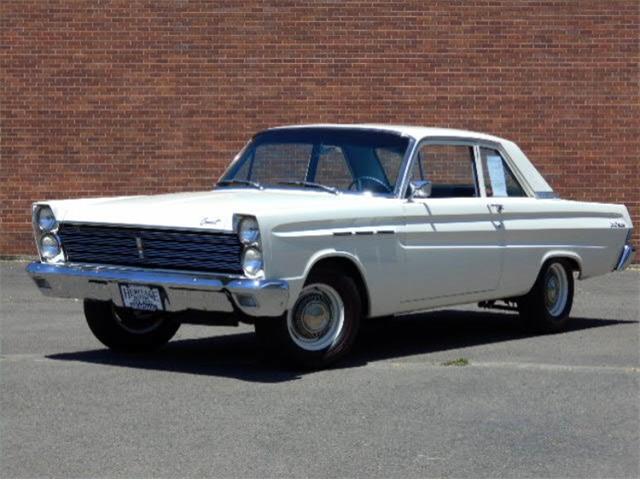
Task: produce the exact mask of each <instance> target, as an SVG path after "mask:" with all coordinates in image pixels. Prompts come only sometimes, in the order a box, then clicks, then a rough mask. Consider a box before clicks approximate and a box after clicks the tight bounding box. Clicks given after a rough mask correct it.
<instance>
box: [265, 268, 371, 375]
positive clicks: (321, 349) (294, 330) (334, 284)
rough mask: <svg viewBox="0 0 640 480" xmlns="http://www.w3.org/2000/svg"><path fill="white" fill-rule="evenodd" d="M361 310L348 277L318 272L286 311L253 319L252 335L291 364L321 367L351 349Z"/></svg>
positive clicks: (312, 275)
mask: <svg viewBox="0 0 640 480" xmlns="http://www.w3.org/2000/svg"><path fill="white" fill-rule="evenodd" d="M361 310H362V308H361V300H360V294H359V292H358V288H357V286H356V284H355V282H354V280H353V279H352V278H350V277H348V276H343V275H339V274H336V273H334V272H331V271H318V272H314V273H312V274H311V275H310V276H309V279H308V280H307V282H306V284H305V286H304V288H303V289H302V292H300V296H299V297H298V299H297V301H296V303H295V304H294V306H293V308H292V309H291V310H290V311H287V312H286V313H285V314H284V315H282V316H281V317H277V318H261V319H258V320H257V321H256V324H255V328H256V334H257V335H258V338H259V339H260V341H261V342H262V343H263V344H265V346H266V347H267V348H268V349H270V350H272V351H273V352H274V353H276V354H278V355H284V356H285V357H286V358H287V359H288V360H290V361H292V362H293V363H294V364H296V365H298V366H302V367H305V368H324V367H327V366H329V365H330V364H332V363H334V362H336V361H337V360H338V359H340V358H341V357H343V356H344V355H345V354H347V352H348V351H349V350H350V349H351V347H352V345H353V343H354V340H355V338H356V336H357V333H358V328H359V326H360V315H361Z"/></svg>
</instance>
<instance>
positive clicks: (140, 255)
mask: <svg viewBox="0 0 640 480" xmlns="http://www.w3.org/2000/svg"><path fill="white" fill-rule="evenodd" d="M136 248H137V249H138V258H139V259H141V260H143V259H144V245H143V244H142V238H140V237H136Z"/></svg>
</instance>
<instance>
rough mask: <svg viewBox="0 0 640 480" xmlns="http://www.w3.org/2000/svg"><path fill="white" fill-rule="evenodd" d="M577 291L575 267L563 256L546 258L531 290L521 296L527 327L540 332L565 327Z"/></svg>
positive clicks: (523, 317)
mask: <svg viewBox="0 0 640 480" xmlns="http://www.w3.org/2000/svg"><path fill="white" fill-rule="evenodd" d="M573 294H574V279H573V271H572V269H571V268H570V266H569V264H568V263H567V262H566V261H565V260H561V259H553V260H549V261H548V262H546V263H545V264H544V265H543V266H542V268H541V269H540V273H539V275H538V278H537V279H536V283H535V284H534V285H533V288H532V289H531V291H530V292H529V293H528V294H527V295H525V296H523V297H521V298H520V299H519V300H518V311H519V312H520V317H521V318H522V320H523V323H524V325H525V327H526V328H527V329H528V330H530V331H533V332H536V333H556V332H560V331H563V330H565V329H566V328H567V326H568V324H569V321H570V317H569V314H570V312H571V307H572V305H573Z"/></svg>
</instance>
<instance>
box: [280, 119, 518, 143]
mask: <svg viewBox="0 0 640 480" xmlns="http://www.w3.org/2000/svg"><path fill="white" fill-rule="evenodd" d="M290 128H344V129H360V130H384V131H387V132H393V133H397V134H399V135H407V136H410V137H413V138H414V139H416V140H422V139H423V138H429V137H437V138H452V139H457V138H459V139H465V138H474V139H479V140H488V141H491V142H497V143H503V142H505V141H507V140H505V139H504V138H500V137H496V136H493V135H488V134H486V133H480V132H472V131H469V130H458V129H455V128H439V127H419V126H412V125H387V124H383V123H352V124H348V123H316V124H306V125H283V126H280V127H274V128H270V129H268V130H279V129H290Z"/></svg>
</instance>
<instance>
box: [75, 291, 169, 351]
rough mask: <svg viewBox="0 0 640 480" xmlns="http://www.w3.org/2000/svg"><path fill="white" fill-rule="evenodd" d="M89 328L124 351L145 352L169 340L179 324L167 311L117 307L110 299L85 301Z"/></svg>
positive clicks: (101, 338) (102, 339)
mask: <svg viewBox="0 0 640 480" xmlns="http://www.w3.org/2000/svg"><path fill="white" fill-rule="evenodd" d="M84 314H85V317H86V319H87V323H88V324H89V328H90V329H91V331H92V332H93V334H94V335H95V336H96V338H97V339H98V340H100V341H101V342H102V343H103V344H104V345H106V346H107V347H109V348H110V349H112V350H116V351H121V352H144V351H149V350H155V349H156V348H159V347H161V346H162V345H164V344H166V343H167V342H168V341H169V340H171V338H172V337H173V336H174V335H175V333H176V331H178V328H179V327H180V325H179V324H178V323H177V322H176V321H174V319H173V318H171V316H170V314H168V313H166V312H144V311H139V310H131V309H126V308H118V307H116V306H115V305H113V303H111V302H100V301H97V300H85V301H84Z"/></svg>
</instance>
